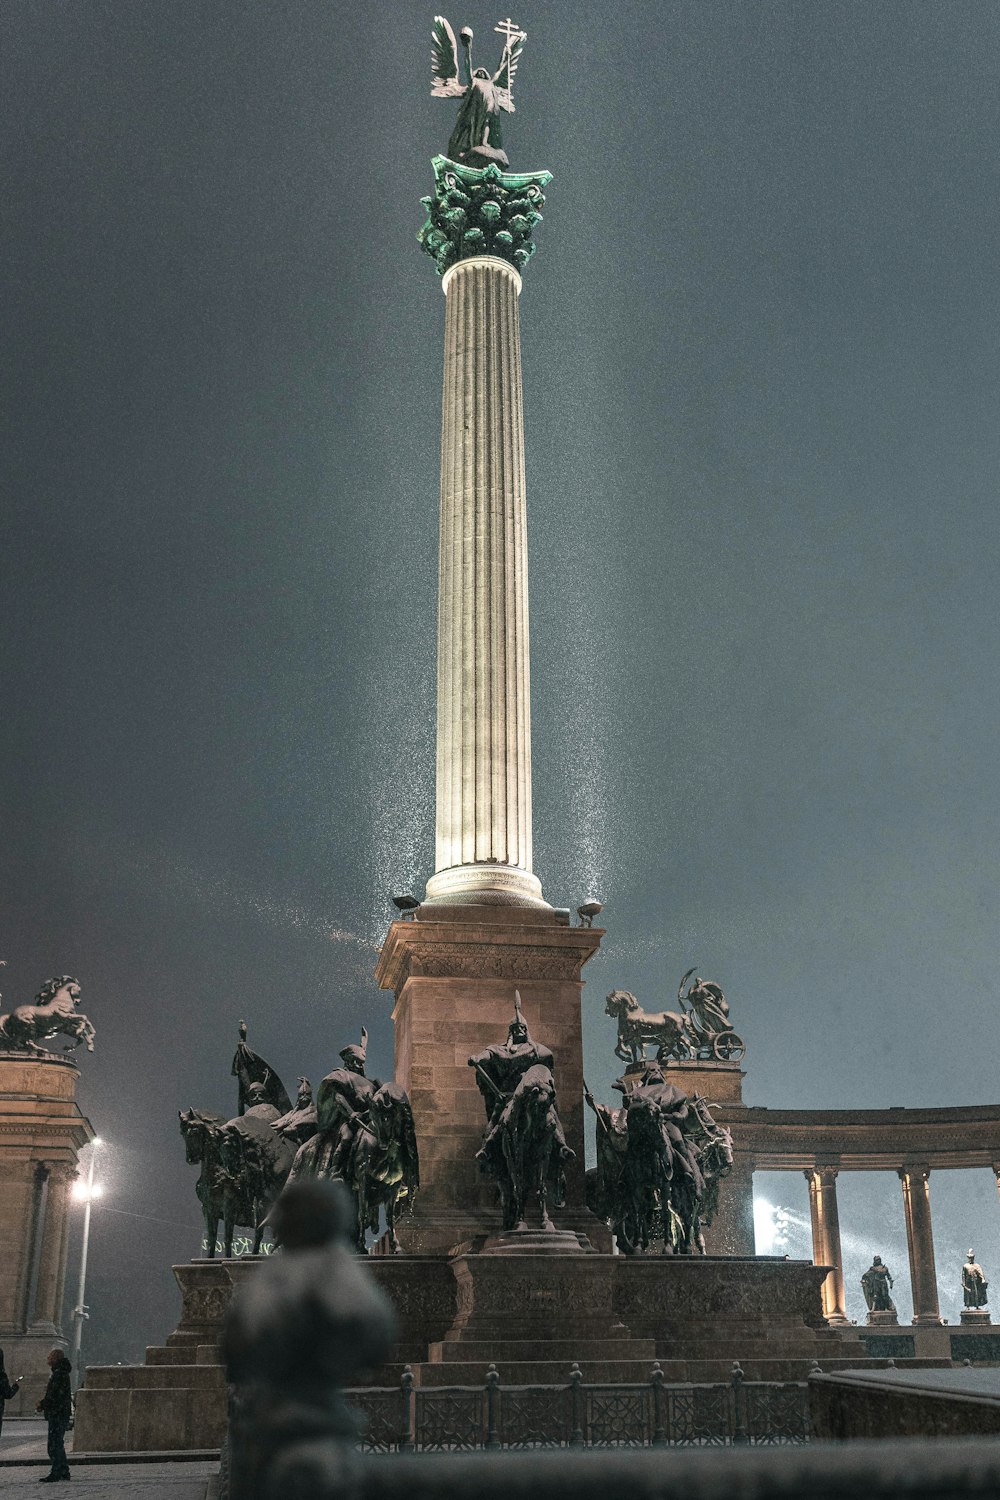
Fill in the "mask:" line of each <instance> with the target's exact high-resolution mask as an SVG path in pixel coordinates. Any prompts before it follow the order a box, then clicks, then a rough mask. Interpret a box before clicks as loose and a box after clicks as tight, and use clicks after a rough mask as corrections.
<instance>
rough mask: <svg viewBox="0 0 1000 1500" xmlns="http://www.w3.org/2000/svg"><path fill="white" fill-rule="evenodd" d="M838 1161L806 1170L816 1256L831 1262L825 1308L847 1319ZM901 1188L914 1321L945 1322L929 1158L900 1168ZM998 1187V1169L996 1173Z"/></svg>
mask: <svg viewBox="0 0 1000 1500" xmlns="http://www.w3.org/2000/svg"><path fill="white" fill-rule="evenodd" d="M839 1171H840V1168H839V1166H836V1165H833V1164H832V1163H829V1162H826V1163H824V1162H817V1164H816V1165H815V1166H814V1167H809V1168H807V1169H806V1170H805V1173H804V1175H805V1179H806V1181H807V1182H808V1184H809V1215H810V1218H811V1220H812V1237H813V1260H814V1262H815V1263H816V1265H823V1266H832V1267H833V1270H832V1271H831V1272H830V1274H829V1276H828V1277H827V1278H826V1280H825V1281H824V1283H823V1287H822V1296H823V1313H824V1316H825V1317H826V1318H827V1319H828V1321H829V1322H831V1323H848V1322H849V1321H850V1319H849V1318H848V1317H847V1312H846V1307H845V1301H844V1261H843V1255H842V1252H841V1246H840V1214H839V1210H838V1208H837V1176H838V1174H839ZM896 1172H897V1174H898V1176H899V1180H900V1183H901V1185H902V1189H903V1213H904V1217H905V1221H906V1248H907V1252H908V1254H909V1260H910V1286H911V1289H912V1293H913V1321H914V1323H916V1324H917V1325H918V1326H919V1325H935V1324H939V1323H940V1322H941V1313H940V1309H939V1306H938V1287H937V1270H936V1267H935V1264H934V1232H933V1227H932V1224H931V1200H930V1175H931V1173H930V1167H929V1166H928V1165H927V1164H926V1162H907V1163H904V1164H903V1165H902V1166H899V1167H897V1168H896ZM997 1185H998V1189H1000V1175H998V1178H997Z"/></svg>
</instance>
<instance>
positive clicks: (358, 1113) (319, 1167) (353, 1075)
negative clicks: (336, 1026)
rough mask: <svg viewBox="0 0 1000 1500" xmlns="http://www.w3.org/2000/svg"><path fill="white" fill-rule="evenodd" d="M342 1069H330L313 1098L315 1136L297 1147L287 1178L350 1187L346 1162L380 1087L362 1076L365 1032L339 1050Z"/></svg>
mask: <svg viewBox="0 0 1000 1500" xmlns="http://www.w3.org/2000/svg"><path fill="white" fill-rule="evenodd" d="M340 1057H341V1060H342V1062H343V1067H342V1068H334V1070H333V1072H332V1073H328V1074H327V1075H326V1077H325V1078H324V1079H323V1081H322V1083H321V1084H320V1086H319V1090H318V1092H317V1095H316V1133H315V1134H314V1135H313V1136H311V1137H310V1138H309V1139H308V1140H307V1141H306V1142H305V1144H304V1145H302V1146H300V1147H299V1150H298V1152H297V1153H296V1157H295V1161H294V1164H293V1166H292V1171H291V1178H292V1180H294V1179H295V1178H297V1177H300V1176H307V1177H326V1178H329V1179H330V1180H331V1181H334V1182H346V1183H348V1185H350V1173H349V1168H350V1161H351V1153H352V1151H353V1150H354V1143H355V1141H356V1140H357V1137H358V1132H359V1131H360V1129H361V1126H362V1124H363V1123H364V1122H365V1121H366V1120H367V1118H368V1111H369V1109H370V1107H371V1102H372V1098H373V1096H374V1094H375V1091H376V1089H378V1088H381V1084H380V1082H379V1080H378V1079H377V1078H369V1077H368V1076H367V1075H366V1073H365V1063H366V1061H367V1057H368V1033H367V1031H366V1030H365V1028H364V1027H363V1026H362V1028H361V1042H360V1044H358V1043H355V1042H351V1043H350V1045H349V1046H347V1047H342V1048H341V1051H340Z"/></svg>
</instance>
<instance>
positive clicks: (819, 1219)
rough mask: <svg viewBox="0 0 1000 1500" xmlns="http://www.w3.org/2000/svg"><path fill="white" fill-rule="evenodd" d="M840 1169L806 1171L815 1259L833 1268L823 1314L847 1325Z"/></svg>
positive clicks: (824, 1290) (825, 1290)
mask: <svg viewBox="0 0 1000 1500" xmlns="http://www.w3.org/2000/svg"><path fill="white" fill-rule="evenodd" d="M837 1171H838V1168H837V1167H834V1166H829V1165H820V1164H818V1163H817V1165H816V1166H815V1167H811V1168H810V1169H809V1170H808V1171H807V1172H806V1173H805V1179H806V1181H807V1182H808V1184H809V1217H810V1218H811V1220H812V1236H813V1261H814V1263H815V1264H816V1265H818V1266H831V1267H832V1270H831V1271H830V1274H829V1276H828V1277H827V1278H826V1280H825V1281H824V1282H823V1286H822V1288H821V1293H822V1297H823V1316H824V1317H825V1318H826V1320H827V1322H828V1323H845V1324H846V1323H848V1322H849V1319H848V1317H847V1312H846V1308H845V1303H844V1258H843V1254H842V1252H841V1248H840V1213H839V1210H838V1208H837Z"/></svg>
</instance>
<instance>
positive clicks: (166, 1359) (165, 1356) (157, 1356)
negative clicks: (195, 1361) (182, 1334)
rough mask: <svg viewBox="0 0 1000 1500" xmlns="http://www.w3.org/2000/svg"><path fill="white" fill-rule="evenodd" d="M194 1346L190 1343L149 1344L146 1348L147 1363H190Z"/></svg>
mask: <svg viewBox="0 0 1000 1500" xmlns="http://www.w3.org/2000/svg"><path fill="white" fill-rule="evenodd" d="M191 1352H192V1346H190V1345H188V1344H174V1345H172V1346H171V1345H167V1344H149V1345H147V1348H146V1363H147V1365H189V1364H190V1363H191Z"/></svg>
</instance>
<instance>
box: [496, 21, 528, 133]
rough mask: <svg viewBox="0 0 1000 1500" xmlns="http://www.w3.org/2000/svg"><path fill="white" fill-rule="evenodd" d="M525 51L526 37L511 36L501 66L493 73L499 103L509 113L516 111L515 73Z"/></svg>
mask: <svg viewBox="0 0 1000 1500" xmlns="http://www.w3.org/2000/svg"><path fill="white" fill-rule="evenodd" d="M523 51H524V37H523V36H516V37H511V39H510V42H509V43H508V45H507V46H506V47H505V48H504V49H503V57H501V59H500V66H499V68H497V70H496V72H495V73H494V75H493V87H494V89H495V91H496V101H497V105H498V106H499V108H500V109H505V110H506V111H507V113H508V114H509V115H512V114H513V113H514V93H513V87H514V74H515V73H516V72H517V64H518V61H519V60H520V57H521V53H522V52H523Z"/></svg>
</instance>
